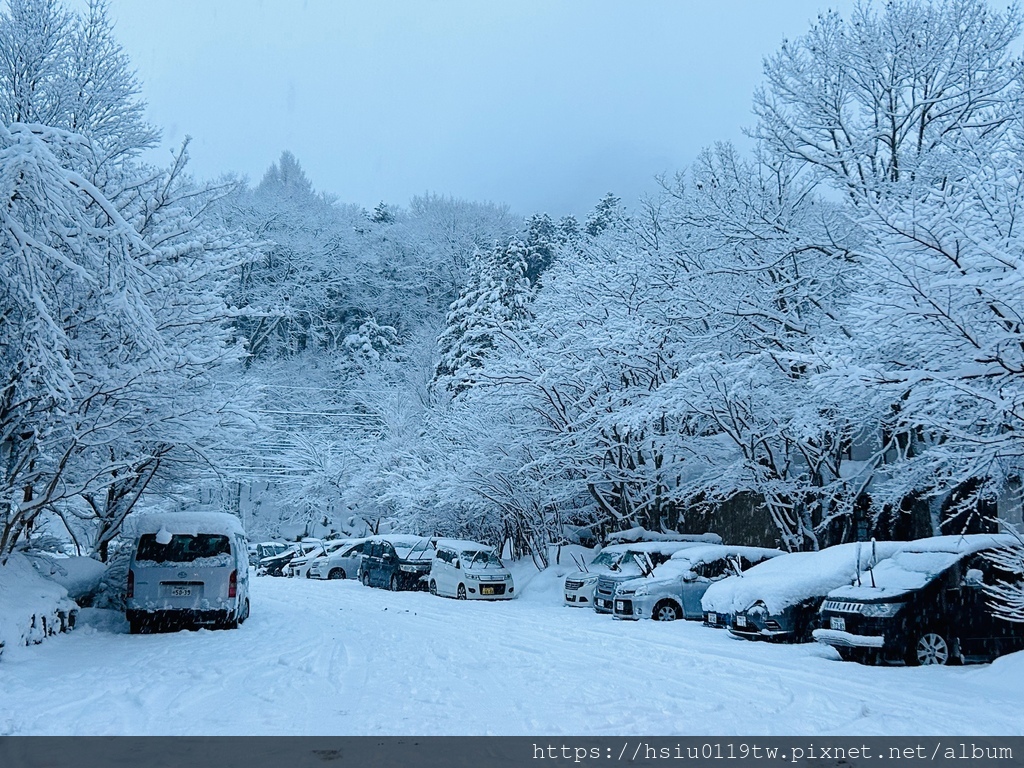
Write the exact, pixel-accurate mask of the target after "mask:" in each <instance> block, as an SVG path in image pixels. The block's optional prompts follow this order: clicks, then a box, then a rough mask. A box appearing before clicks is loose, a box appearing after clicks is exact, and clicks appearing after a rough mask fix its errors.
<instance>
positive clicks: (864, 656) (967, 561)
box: [813, 534, 1024, 665]
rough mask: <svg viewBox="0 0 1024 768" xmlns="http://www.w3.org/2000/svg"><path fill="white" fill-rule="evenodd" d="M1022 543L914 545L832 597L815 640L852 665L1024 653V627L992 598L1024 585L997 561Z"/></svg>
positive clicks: (979, 540)
mask: <svg viewBox="0 0 1024 768" xmlns="http://www.w3.org/2000/svg"><path fill="white" fill-rule="evenodd" d="M1015 545H1017V546H1019V542H1018V541H1017V539H1016V538H1015V537H1013V536H1010V535H1006V534H1002V535H998V534H973V535H967V536H936V537H933V538H929V539H920V540H918V541H913V542H909V543H907V544H905V545H904V546H903V548H902V549H900V550H899V551H898V552H896V553H895V554H894V555H893V556H892V557H890V558H888V559H886V560H882V561H881V562H880V563H878V565H876V566H875V567H874V568H872V569H871V570H869V571H867V572H866V573H865V574H863V575H862V576H861V578H860V579H859V581H858V583H856V584H853V585H850V586H845V587H840V588H839V589H835V590H832V591H831V592H829V593H828V596H827V597H826V599H825V602H824V603H822V606H821V617H822V625H823V626H822V628H821V629H816V630H814V632H813V634H814V639H815V640H817V641H818V642H820V643H826V644H828V645H831V646H832V647H833V648H835V649H836V650H837V651H838V652H839V655H840V656H841V657H842V658H843V659H846V660H854V661H861V662H880V661H881V662H903V663H905V664H911V665H917V664H950V663H952V662H954V661H959V662H967V661H972V662H978V661H981V662H984V661H991V660H992V659H994V658H995V657H997V656H1001V655H1003V654H1005V653H1010V652H1013V651H1019V650H1022V649H1024V623H1021V622H1015V621H1007V620H1006V619H1003V618H1001V617H1000V615H999V613H998V612H997V611H996V610H995V609H994V606H993V603H992V596H991V591H992V589H993V588H996V589H998V588H999V585H1000V584H1004V585H1007V584H1012V585H1018V586H1024V585H1022V581H1024V575H1022V574H1021V573H1020V571H1019V570H1017V571H1016V572H1014V571H1013V570H1005V569H1003V568H1002V567H1001V565H1000V564H999V563H997V562H994V561H993V560H992V557H993V556H994V555H995V556H998V554H999V553H1000V552H1002V553H1012V552H1013V551H1014V549H1013V548H1014V546H1015ZM1010 559H1012V560H1014V561H1016V558H1014V557H1013V556H1012V555H1011V558H1010Z"/></svg>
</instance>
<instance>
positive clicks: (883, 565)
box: [828, 533, 1020, 600]
mask: <svg viewBox="0 0 1024 768" xmlns="http://www.w3.org/2000/svg"><path fill="white" fill-rule="evenodd" d="M1019 543H1020V542H1018V541H1017V539H1016V538H1015V537H1013V536H1010V535H1009V534H995V533H977V534H969V535H966V536H933V537H931V538H928V539H918V540H917V541H912V542H908V543H907V544H906V545H905V546H904V547H903V548H902V549H901V550H900V551H899V552H897V553H896V554H895V555H893V556H892V557H891V558H889V559H888V560H883V561H882V562H880V563H879V564H878V565H876V566H875V567H874V568H872V569H871V571H870V573H869V574H866V575H864V576H863V577H861V581H860V585H859V586H856V585H855V586H847V587H840V588H839V589H834V590H832V591H831V592H829V593H828V595H829V597H835V598H840V599H845V600H880V599H885V598H890V597H899V596H900V595H905V594H907V593H908V592H914V591H916V590H918V589H921V588H922V587H924V586H925V585H927V584H928V582H930V581H931V580H932V579H934V578H935V577H936V576H938V575H939V574H940V573H942V572H943V571H945V570H946V569H947V568H949V567H950V566H952V565H953V564H954V563H956V562H957V561H958V560H960V559H962V558H964V557H966V556H968V555H973V554H975V553H976V552H981V551H982V550H984V549H991V548H998V547H1011V546H1013V545H1015V544H1019Z"/></svg>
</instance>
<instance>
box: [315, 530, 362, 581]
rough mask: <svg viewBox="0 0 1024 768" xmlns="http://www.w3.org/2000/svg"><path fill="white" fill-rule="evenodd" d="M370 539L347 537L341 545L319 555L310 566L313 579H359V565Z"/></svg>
mask: <svg viewBox="0 0 1024 768" xmlns="http://www.w3.org/2000/svg"><path fill="white" fill-rule="evenodd" d="M370 541H371V540H370V539H347V540H345V541H342V542H340V543H341V546H339V547H338V548H337V549H335V550H334V551H333V552H329V553H328V554H327V555H325V556H324V557H318V558H316V559H315V560H313V562H312V563H311V564H310V566H309V578H311V579H332V580H333V579H358V578H359V566H360V564H361V563H362V561H363V555H365V554H367V545H368V544H369V543H370Z"/></svg>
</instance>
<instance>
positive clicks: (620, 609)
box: [615, 600, 626, 611]
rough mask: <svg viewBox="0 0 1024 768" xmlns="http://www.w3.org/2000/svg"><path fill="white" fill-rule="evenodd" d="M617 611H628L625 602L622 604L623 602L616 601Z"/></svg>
mask: <svg viewBox="0 0 1024 768" xmlns="http://www.w3.org/2000/svg"><path fill="white" fill-rule="evenodd" d="M615 610H616V611H624V610H626V604H625V603H624V602H622V601H621V600H616V601H615Z"/></svg>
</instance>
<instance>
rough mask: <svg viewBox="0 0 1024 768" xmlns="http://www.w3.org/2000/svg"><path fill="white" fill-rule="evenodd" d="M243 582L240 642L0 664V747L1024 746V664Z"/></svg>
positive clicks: (160, 645) (87, 644) (514, 606)
mask: <svg viewBox="0 0 1024 768" xmlns="http://www.w3.org/2000/svg"><path fill="white" fill-rule="evenodd" d="M564 572H565V567H564V566H562V567H561V568H552V569H549V570H548V571H546V572H544V573H543V574H541V575H539V576H537V577H536V578H533V579H532V581H530V583H526V582H527V580H528V576H530V575H532V574H527V572H526V571H524V569H523V568H519V569H517V585H519V586H518V589H519V590H521V591H522V593H523V594H522V596H521V598H520V599H518V600H513V601H509V602H503V603H479V602H458V601H455V600H447V599H443V598H437V597H432V596H431V595H429V594H427V593H410V592H400V593H391V592H387V591H383V590H379V589H368V588H365V587H363V586H362V585H360V584H359V583H357V582H355V581H341V582H339V581H308V580H305V579H278V578H269V577H268V578H258V579H254V580H253V596H254V597H253V610H252V617H251V619H250V620H249V621H248V622H246V623H245V624H244V625H243V626H242V627H241V628H240V629H238V630H237V631H207V630H202V631H198V632H177V633H172V634H163V635H128V634H126V633H125V632H126V626H125V625H124V623H123V621H122V620H121V618H120V617H119V615H118V614H114V613H111V612H107V611H97V610H85V611H83V612H82V621H81V626H80V627H79V629H77V630H75V631H74V632H73V633H70V634H68V635H61V636H58V637H54V638H51V639H49V640H48V641H47V642H46V643H44V644H42V645H40V646H33V647H29V648H12V649H10V650H9V652H8V653H5V655H4V657H3V660H2V661H0V734H2V735H14V734H22V735H28V734H80V735H82V734H90V735H99V734H197V735H198V734H201V735H214V734H292V735H310V734H315V735H410V734H417V735H431V734H454V735H486V734H510V735H538V734H555V733H562V734H576V735H588V734H594V735H597V734H609V735H612V734H614V735H645V736H646V735H659V734H671V735H685V734H695V735H700V734H711V735H734V734H741V735H776V734H778V735H786V734H793V735H796V734H809V735H815V734H847V735H895V734H917V735H932V734H949V733H970V734H977V735H1024V719H1022V718H1021V716H1020V709H1021V704H1022V703H1024V653H1018V654H1015V655H1013V656H1008V657H1005V658H1003V659H1000V660H998V661H996V662H995V663H994V664H992V665H985V666H975V667H946V668H939V667H925V668H874V667H862V666H858V665H856V664H850V663H843V662H840V661H838V658H837V656H836V655H835V654H834V652H833V651H832V650H831V649H829V648H827V647H825V646H819V645H813V644H812V645H803V646H773V645H768V644H763V643H750V642H746V641H742V640H736V639H733V638H731V637H729V636H728V634H726V633H725V632H723V631H716V630H712V629H708V628H705V627H702V626H700V625H698V624H695V623H690V622H672V623H656V622H650V621H644V622H620V621H615V620H613V619H611V618H610V617H608V616H599V615H596V614H595V613H593V611H590V610H587V609H575V608H566V607H563V606H562V605H561V604H560V583H561V580H560V578H559V576H558V574H559V573H564Z"/></svg>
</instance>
